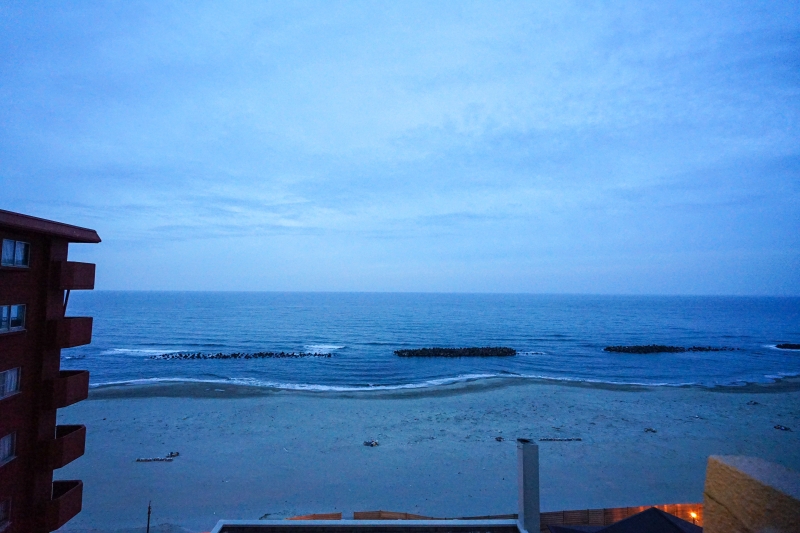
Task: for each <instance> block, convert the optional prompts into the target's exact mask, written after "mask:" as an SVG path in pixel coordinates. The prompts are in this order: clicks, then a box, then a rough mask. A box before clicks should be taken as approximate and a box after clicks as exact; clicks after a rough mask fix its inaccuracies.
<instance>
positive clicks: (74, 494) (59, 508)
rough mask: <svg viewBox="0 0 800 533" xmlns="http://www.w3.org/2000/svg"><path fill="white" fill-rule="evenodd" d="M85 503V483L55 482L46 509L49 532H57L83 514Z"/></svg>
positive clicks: (45, 514) (77, 481)
mask: <svg viewBox="0 0 800 533" xmlns="http://www.w3.org/2000/svg"><path fill="white" fill-rule="evenodd" d="M82 503H83V482H82V481H79V480H74V481H53V495H52V497H51V498H50V501H49V502H47V504H46V508H45V513H44V516H45V525H46V526H47V531H55V530H56V529H58V528H60V527H61V526H63V525H64V524H66V523H67V522H69V520H70V519H71V518H72V517H74V516H75V515H76V514H78V513H80V512H81V506H82Z"/></svg>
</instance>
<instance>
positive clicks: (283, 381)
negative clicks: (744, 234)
mask: <svg viewBox="0 0 800 533" xmlns="http://www.w3.org/2000/svg"><path fill="white" fill-rule="evenodd" d="M67 314H68V316H93V317H94V333H93V340H92V344H91V345H88V346H82V347H78V348H72V349H67V350H63V351H62V368H63V369H88V370H90V371H91V384H92V386H95V387H96V386H100V385H104V384H121V383H157V382H164V381H205V382H209V383H241V384H248V385H256V386H262V387H273V388H282V389H300V390H320V391H321V390H363V389H395V388H414V387H431V386H437V385H442V384H447V383H454V382H459V381H469V380H479V379H487V378H492V377H518V378H520V379H525V378H528V379H532V378H535V379H545V380H561V381H582V382H596V383H610V384H643V385H659V386H680V385H689V384H693V385H701V386H707V387H713V386H718V385H741V384H746V383H768V382H772V381H774V380H776V379H780V378H783V377H790V376H798V375H800V351H791V350H781V349H777V348H776V347H775V346H776V344H778V343H782V342H795V343H797V342H800V298H755V297H754V298H750V297H689V296H686V297H677V296H676V297H663V296H572V295H526V294H409V293H280V292H133V291H131V292H116V291H92V292H74V293H73V294H72V295H71V297H70V302H69V309H68V313H67ZM634 344H666V345H674V346H684V347H689V346H713V347H730V348H736V350H732V351H718V352H682V353H660V354H646V355H643V354H625V353H610V352H605V351H604V350H603V348H604V347H605V346H608V345H634ZM433 346H437V347H468V346H508V347H511V348H515V349H516V350H517V352H518V353H517V355H516V356H513V357H498V358H455V359H449V358H401V357H398V356H396V355H395V354H394V350H397V349H406V348H422V347H433ZM264 351H272V352H281V351H284V352H313V353H323V354H330V357H308V358H297V359H212V360H169V359H166V360H162V359H152V358H151V357H152V356H156V355H161V354H166V353H174V352H201V353H208V354H211V353H230V352H264Z"/></svg>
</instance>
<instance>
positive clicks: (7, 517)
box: [0, 500, 11, 531]
mask: <svg viewBox="0 0 800 533" xmlns="http://www.w3.org/2000/svg"><path fill="white" fill-rule="evenodd" d="M10 522H11V500H3V501H0V531H3V530H4V529H5V528H6V526H7V525H8V524H9V523H10Z"/></svg>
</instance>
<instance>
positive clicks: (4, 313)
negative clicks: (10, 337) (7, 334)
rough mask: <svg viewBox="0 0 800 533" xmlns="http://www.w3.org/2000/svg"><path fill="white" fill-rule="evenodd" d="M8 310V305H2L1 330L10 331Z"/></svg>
mask: <svg viewBox="0 0 800 533" xmlns="http://www.w3.org/2000/svg"><path fill="white" fill-rule="evenodd" d="M8 311H9V307H8V306H7V305H0V331H8Z"/></svg>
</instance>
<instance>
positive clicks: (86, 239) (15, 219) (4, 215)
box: [0, 209, 100, 243]
mask: <svg viewBox="0 0 800 533" xmlns="http://www.w3.org/2000/svg"><path fill="white" fill-rule="evenodd" d="M0 226H7V227H10V228H14V229H18V230H24V231H30V232H32V233H43V234H45V235H52V236H55V237H62V238H64V239H65V240H67V241H69V242H83V243H98V242H100V236H99V235H98V234H97V232H96V231H95V230H93V229H88V228H81V227H79V226H72V225H70V224H64V223H61V222H55V221H53V220H47V219H44V218H37V217H32V216H30V215H23V214H21V213H14V212H13V211H6V210H4V209H0Z"/></svg>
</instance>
